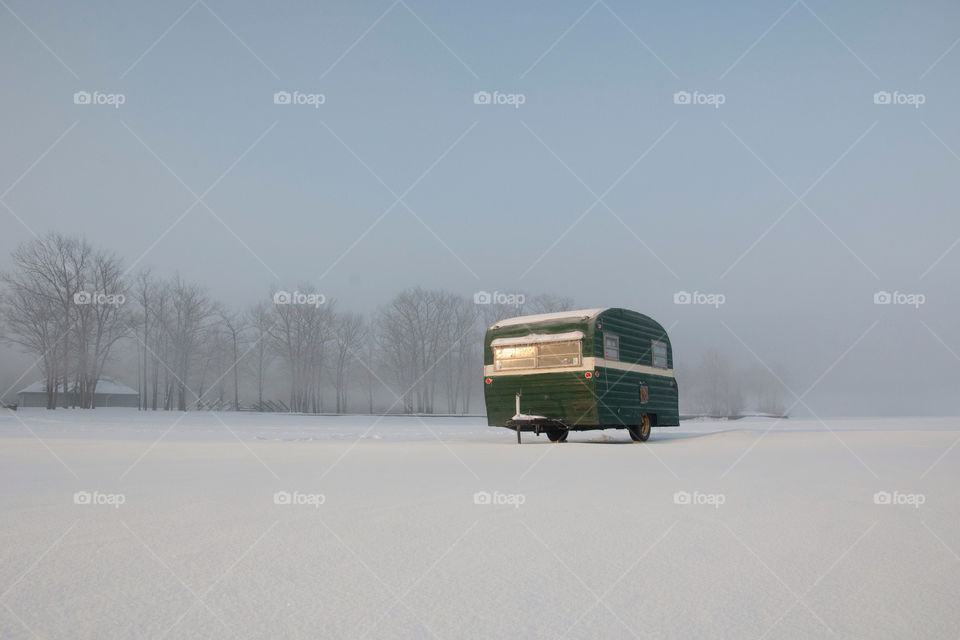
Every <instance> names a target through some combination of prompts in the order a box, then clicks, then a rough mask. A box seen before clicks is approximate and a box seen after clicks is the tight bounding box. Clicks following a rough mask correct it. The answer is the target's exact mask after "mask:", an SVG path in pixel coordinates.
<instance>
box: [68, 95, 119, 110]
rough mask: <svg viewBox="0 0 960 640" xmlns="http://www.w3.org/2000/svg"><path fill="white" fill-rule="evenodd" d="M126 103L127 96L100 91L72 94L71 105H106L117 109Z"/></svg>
mask: <svg viewBox="0 0 960 640" xmlns="http://www.w3.org/2000/svg"><path fill="white" fill-rule="evenodd" d="M126 101H127V96H126V95H124V94H122V93H103V92H100V91H93V92H90V91H76V92H74V94H73V104H81V105H86V104H94V105H106V106H110V107H113V108H114V109H119V108H120V106H121V105H123V104H124V103H125V102H126Z"/></svg>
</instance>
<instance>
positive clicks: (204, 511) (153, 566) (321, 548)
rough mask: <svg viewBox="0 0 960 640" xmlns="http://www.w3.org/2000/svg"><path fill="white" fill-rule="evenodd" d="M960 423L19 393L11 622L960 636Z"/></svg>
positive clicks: (1, 443)
mask: <svg viewBox="0 0 960 640" xmlns="http://www.w3.org/2000/svg"><path fill="white" fill-rule="evenodd" d="M958 439H960V419H958V418H898V419H831V420H827V421H826V425H824V424H822V423H820V422H819V421H816V420H809V421H808V420H787V421H783V422H779V423H777V422H775V421H773V420H769V419H762V420H761V419H757V420H741V421H736V422H685V423H683V425H682V426H681V427H680V428H678V429H677V428H674V429H654V431H653V436H652V437H651V440H650V442H648V443H646V444H632V443H630V441H629V438H628V437H627V435H626V432H624V431H608V432H586V433H579V434H574V435H572V436H571V438H570V442H567V443H564V444H551V443H550V442H549V441H548V440H547V439H546V437H540V438H537V437H536V436H534V435H532V434H524V445H523V446H517V445H516V444H515V436H514V434H512V433H511V432H509V431H507V430H505V429H495V428H490V427H486V426H485V420H484V419H482V418H436V417H433V418H417V417H399V416H398V417H388V418H377V417H369V416H347V417H331V416H324V417H315V416H287V415H258V414H239V415H234V414H229V413H225V414H208V413H190V414H176V413H169V414H166V413H157V414H138V413H137V412H136V411H131V410H121V409H114V410H109V409H99V410H96V411H95V412H84V411H64V410H57V411H55V412H48V411H43V410H21V411H19V412H16V413H11V412H9V411H3V412H0V515H2V517H0V540H2V543H0V557H2V561H0V604H2V605H3V606H0V637H2V638H33V637H39V638H66V637H68V638H163V637H166V638H221V637H223V638H228V637H237V638H279V637H301V638H423V637H438V638H501V637H504V638H505V637H517V638H633V637H638V638H645V637H653V638H672V637H682V638H710V637H727V638H795V637H809V638H821V637H829V636H835V637H839V638H957V637H958V636H960V613H958V607H957V602H958V600H960V557H958V555H957V554H958V553H960V500H958V498H957V495H956V492H957V489H958V487H960V447H955V446H954V445H955V444H956V443H957V441H958ZM77 502H79V503H80V504H77ZM478 502H479V504H478ZM487 502H490V503H492V504H486V503H487Z"/></svg>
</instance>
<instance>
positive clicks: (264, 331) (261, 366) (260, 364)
mask: <svg viewBox="0 0 960 640" xmlns="http://www.w3.org/2000/svg"><path fill="white" fill-rule="evenodd" d="M247 325H248V326H249V327H250V328H251V331H252V333H253V335H252V340H253V342H254V353H255V358H256V362H255V365H254V366H255V368H256V372H257V408H258V409H262V407H263V374H264V372H265V371H266V368H267V367H268V366H269V365H270V359H271V356H272V354H271V351H270V349H269V338H270V331H271V329H272V328H273V325H274V318H273V313H272V309H271V308H270V306H269V305H268V304H267V303H265V302H259V303H257V304H255V305H253V306H252V307H250V309H248V310H247Z"/></svg>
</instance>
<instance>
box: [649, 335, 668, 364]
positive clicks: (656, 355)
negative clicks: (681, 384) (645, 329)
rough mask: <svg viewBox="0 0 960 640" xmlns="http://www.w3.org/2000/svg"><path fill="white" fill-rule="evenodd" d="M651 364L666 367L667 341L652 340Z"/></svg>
mask: <svg viewBox="0 0 960 640" xmlns="http://www.w3.org/2000/svg"><path fill="white" fill-rule="evenodd" d="M652 345H653V366H655V367H660V368H661V369H666V368H667V343H666V342H660V341H659V340H653V341H652Z"/></svg>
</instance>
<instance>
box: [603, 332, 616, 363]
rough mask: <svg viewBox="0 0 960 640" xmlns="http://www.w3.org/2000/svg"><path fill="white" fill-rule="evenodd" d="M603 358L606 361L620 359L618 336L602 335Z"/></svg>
mask: <svg viewBox="0 0 960 640" xmlns="http://www.w3.org/2000/svg"><path fill="white" fill-rule="evenodd" d="M603 357H604V358H606V359H607V360H619V359H620V338H619V337H618V336H615V335H612V334H609V333H605V334H603Z"/></svg>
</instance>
